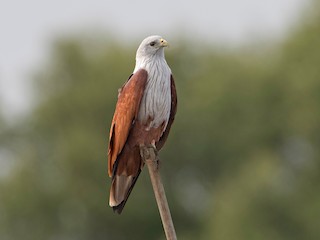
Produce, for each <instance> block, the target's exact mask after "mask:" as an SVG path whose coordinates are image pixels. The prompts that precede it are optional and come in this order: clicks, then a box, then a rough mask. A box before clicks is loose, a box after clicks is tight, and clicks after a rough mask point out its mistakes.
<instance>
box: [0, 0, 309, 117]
mask: <svg viewBox="0 0 320 240" xmlns="http://www.w3.org/2000/svg"><path fill="white" fill-rule="evenodd" d="M308 2H309V1H306V0H268V1H262V0H219V1H218V0H197V1H186V0H184V1H183V0H177V1H174V0H160V1H159V0H157V1H150V0H149V1H147V0H137V1H132V0H131V1H129V0H128V1H121V0H116V1H115V0H112V1H110V0H90V1H89V0H84V1H81V0H55V1H48V0H47V1H46V0H28V1H22V0H20V1H19V0H10V1H2V2H1V4H0V110H1V112H3V113H4V114H5V115H6V116H7V117H8V119H10V118H11V119H13V118H14V117H16V116H19V114H21V113H23V112H25V111H27V109H28V107H29V105H30V101H29V99H30V91H29V90H28V83H29V82H30V78H31V75H32V73H34V72H36V70H37V69H39V68H40V67H41V62H42V61H44V60H45V59H47V58H48V55H49V50H50V44H51V43H52V42H53V41H54V39H55V38H57V37H58V36H67V35H68V34H72V33H78V32H84V31H87V30H92V29H97V30H99V31H100V32H106V33H113V35H114V36H115V37H116V38H117V39H123V41H124V42H128V43H130V44H131V45H133V44H136V45H137V46H138V45H139V43H140V41H141V40H142V39H143V38H144V37H145V36H147V35H151V34H159V35H162V36H163V37H165V38H166V39H168V40H169V41H170V39H173V38H174V37H175V36H177V35H178V34H183V36H185V37H187V38H190V39H195V40H196V41H205V42H207V43H211V42H212V43H213V44H214V43H219V44H221V43H228V44H231V45H238V44H241V43H247V42H250V40H252V38H253V39H257V38H258V39H263V38H267V39H270V40H272V39H277V38H279V37H280V38H281V37H282V36H284V35H285V33H286V30H287V29H288V28H290V26H292V24H294V22H295V21H297V20H298V19H299V18H298V17H299V14H300V13H301V11H302V10H303V9H304V7H305V5H306V4H307V3H308ZM133 61H134V59H133Z"/></svg>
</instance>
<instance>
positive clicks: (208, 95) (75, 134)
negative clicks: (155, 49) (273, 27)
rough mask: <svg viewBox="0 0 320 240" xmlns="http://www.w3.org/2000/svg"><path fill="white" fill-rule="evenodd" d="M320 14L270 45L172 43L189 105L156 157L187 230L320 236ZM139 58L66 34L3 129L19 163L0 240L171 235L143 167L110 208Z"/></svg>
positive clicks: (2, 182) (0, 186)
mask: <svg viewBox="0 0 320 240" xmlns="http://www.w3.org/2000/svg"><path fill="white" fill-rule="evenodd" d="M319 16H320V15H319V14H316V15H315V16H314V17H313V19H312V21H311V20H310V21H308V22H306V23H305V24H303V25H302V24H301V26H299V28H298V29H296V31H295V32H294V33H292V34H291V35H290V36H289V37H288V39H287V40H286V41H285V42H283V43H281V44H279V45H278V46H275V47H273V48H272V49H268V51H263V50H261V49H255V51H250V49H249V50H248V49H246V50H244V49H239V50H236V51H235V52H233V53H230V52H223V51H222V52H221V51H214V50H209V49H199V52H197V53H195V51H192V50H191V49H192V48H193V44H194V43H192V42H189V43H186V42H185V43H184V44H182V45H178V46H173V47H172V48H170V49H169V50H167V52H166V55H167V61H168V63H169V65H170V66H171V69H172V70H173V73H174V76H175V79H176V85H177V91H178V97H179V99H178V100H179V103H178V113H177V117H176V121H175V123H174V126H173V128H172V131H171V134H170V136H169V139H168V141H167V144H166V146H165V147H164V149H163V150H162V152H161V154H160V157H161V159H162V166H161V167H162V169H161V171H162V175H163V180H164V182H165V188H166V191H167V196H168V200H169V205H170V207H171V211H172V215H173V218H174V222H175V225H176V230H177V234H178V236H179V239H186V240H189V239H190V240H191V239H204V240H205V239H219V240H220V239H222V240H224V239H226V240H233V239H234V240H241V239H245V240H250V239H252V240H257V239H259V240H267V239H274V240H278V239H279V240H280V239H281V240H284V239H288V240H289V239H290V240H293V239H310V240H313V239H314V240H317V239H320V228H319V219H320V191H319V186H318V183H319V182H320V171H319V168H320V162H319V157H320V152H319V146H320V124H319V123H320V68H319V63H320V45H319V43H320V27H319V26H320V20H319V19H320V17H319ZM177 42H178V41H177ZM179 42H180V43H181V42H182V41H179ZM207 47H208V46H207ZM260 50H261V51H260ZM261 52H262V53H261ZM134 56H135V49H134V48H129V47H124V46H122V45H121V44H119V43H116V42H113V41H106V43H104V44H99V45H98V46H95V45H94V43H92V42H90V43H88V42H86V41H83V40H80V39H64V40H61V41H57V42H56V44H55V46H54V48H53V53H52V56H51V58H50V61H49V62H48V63H47V65H45V66H43V69H42V70H41V71H40V72H39V73H38V74H37V76H36V77H35V81H34V85H35V92H36V93H37V99H38V102H39V103H38V105H37V107H36V108H35V110H34V111H33V112H32V113H31V114H30V116H29V117H28V118H27V119H24V120H23V121H19V124H17V126H15V127H14V128H10V129H7V130H4V129H3V127H2V129H1V132H0V134H1V137H2V139H1V141H0V144H1V145H0V147H1V148H0V150H3V149H6V151H7V152H10V154H9V155H10V159H12V161H14V162H15V164H14V167H13V168H11V169H10V174H8V175H6V176H5V177H1V178H0V239H3V240H11V239H24V240H29V239H30V240H37V239H49V240H55V239H68V240H69V239H70V240H71V239H77V240H81V239H95V240H99V239H104V240H105V239H110V240H111V239H117V240H118V239H119V240H121V239H164V234H163V231H162V226H161V222H160V218H159V214H158V209H157V207H156V203H155V200H154V197H153V192H152V188H151V185H150V181H149V177H148V174H147V171H143V173H142V175H141V177H140V179H139V181H138V183H137V184H136V186H135V188H134V190H133V193H132V195H131V197H130V199H129V201H128V203H127V206H126V207H125V209H124V212H123V214H122V215H121V216H118V215H116V214H114V213H113V212H112V210H111V209H110V208H109V206H108V191H109V186H110V179H109V178H108V176H107V141H108V131H109V125H110V122H111V118H112V114H113V111H114V107H115V103H116V98H117V89H118V88H119V87H121V85H122V84H123V82H124V81H125V80H126V79H127V77H128V76H129V75H130V73H131V71H132V69H133V67H134ZM2 126H3V125H2ZM2 152H3V151H0V153H2ZM6 156H8V154H5V155H4V154H0V157H1V158H2V159H4V158H5V157H6ZM1 161H2V160H1Z"/></svg>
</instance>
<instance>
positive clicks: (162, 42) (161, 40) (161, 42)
mask: <svg viewBox="0 0 320 240" xmlns="http://www.w3.org/2000/svg"><path fill="white" fill-rule="evenodd" d="M160 46H161V47H168V46H169V43H168V42H167V41H166V40H165V39H163V38H161V39H160Z"/></svg>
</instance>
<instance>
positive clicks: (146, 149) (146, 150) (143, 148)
mask: <svg viewBox="0 0 320 240" xmlns="http://www.w3.org/2000/svg"><path fill="white" fill-rule="evenodd" d="M140 155H141V158H142V160H143V161H144V162H146V161H148V160H150V161H154V164H153V165H154V166H155V169H154V170H158V169H159V166H160V160H159V157H158V150H157V148H156V145H155V142H154V141H152V143H151V144H148V145H144V144H142V145H140Z"/></svg>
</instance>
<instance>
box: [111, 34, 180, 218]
mask: <svg viewBox="0 0 320 240" xmlns="http://www.w3.org/2000/svg"><path fill="white" fill-rule="evenodd" d="M167 46H168V42H167V41H166V40H165V39H163V38H162V37H160V36H150V37H147V38H146V39H144V40H143V41H142V42H141V44H140V46H139V48H138V50H137V53H136V65H135V68H134V71H133V73H132V74H131V76H130V77H129V79H128V80H127V81H126V82H125V84H124V85H123V86H122V88H121V89H119V94H118V101H117V104H116V109H115V112H114V115H113V119H112V123H111V128H110V137H109V149H108V174H109V177H111V178H112V183H111V189H110V199H109V205H110V206H111V207H112V208H113V210H114V211H116V212H117V213H119V214H120V213H121V212H122V210H123V208H124V206H125V204H126V201H127V199H128V197H129V195H130V193H131V191H132V189H133V187H134V184H135V183H136V181H137V179H138V177H139V174H140V172H141V169H142V167H143V166H144V162H143V161H142V158H141V155H140V146H153V147H154V148H155V149H156V150H160V149H161V148H162V147H163V145H164V143H165V141H166V139H167V137H168V134H169V131H170V128H171V124H172V122H173V120H174V117H175V114H176V110H177V94H176V87H175V84H174V80H173V77H172V73H171V69H170V68H169V66H168V64H167V62H166V60H165V57H164V47H167Z"/></svg>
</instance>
